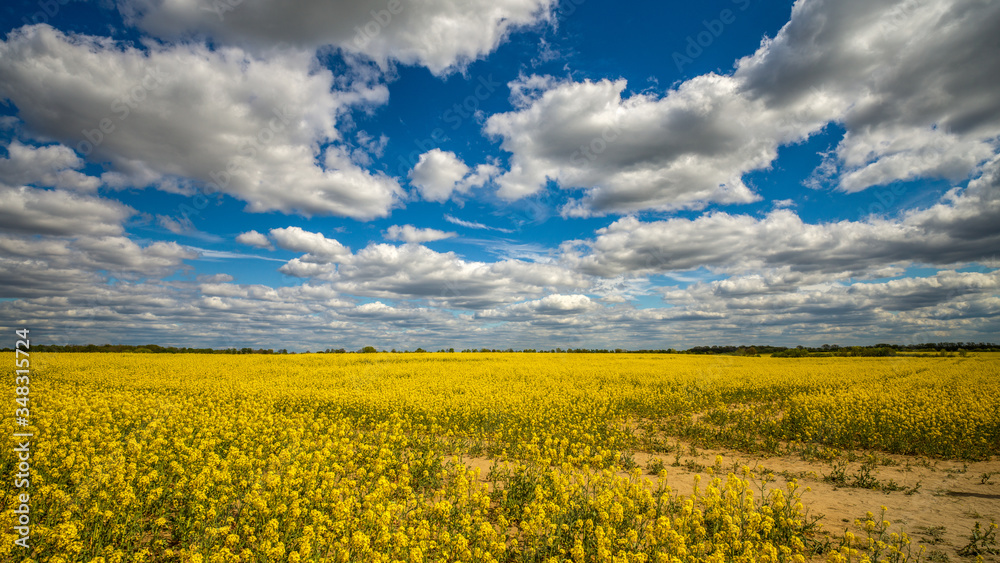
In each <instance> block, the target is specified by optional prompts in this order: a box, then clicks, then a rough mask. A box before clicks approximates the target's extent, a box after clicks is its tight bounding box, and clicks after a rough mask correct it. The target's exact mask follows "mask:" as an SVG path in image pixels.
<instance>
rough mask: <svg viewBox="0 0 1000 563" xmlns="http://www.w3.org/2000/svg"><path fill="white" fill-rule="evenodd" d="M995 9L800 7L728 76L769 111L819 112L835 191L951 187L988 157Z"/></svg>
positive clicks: (825, 0) (998, 74)
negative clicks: (933, 181) (838, 134)
mask: <svg viewBox="0 0 1000 563" xmlns="http://www.w3.org/2000/svg"><path fill="white" fill-rule="evenodd" d="M998 25H1000V5H997V4H995V3H984V2H977V1H975V0H948V1H942V2H932V3H927V2H921V1H919V0H906V1H903V2H893V1H885V0H883V1H877V2H869V1H867V0H849V1H841V0H810V1H800V2H797V3H796V4H795V6H794V7H793V9H792V18H791V21H789V23H788V24H786V25H785V26H784V27H783V28H782V29H781V31H780V32H779V33H778V35H777V36H776V37H775V38H774V39H769V40H766V41H764V42H763V43H762V45H761V47H760V49H759V50H758V51H757V52H756V53H754V54H753V55H752V56H749V57H746V58H744V59H742V60H740V61H739V63H738V69H737V71H736V72H735V74H734V76H735V78H736V79H738V80H740V81H741V83H742V87H743V90H744V92H745V93H746V94H747V95H748V96H749V97H751V98H753V99H756V100H763V101H764V102H765V103H766V105H767V106H768V107H771V108H775V109H781V108H785V109H791V108H799V107H803V106H813V107H821V108H825V113H826V115H827V116H828V119H829V120H831V121H837V122H839V123H841V124H842V125H843V126H844V127H845V128H846V129H847V134H846V135H845V137H844V139H843V141H842V142H841V143H840V145H839V146H838V147H837V151H836V154H837V158H838V164H839V165H840V167H839V170H838V172H839V175H838V178H836V183H837V185H838V187H839V188H840V189H841V190H843V191H847V192H854V191H859V190H862V189H865V188H867V187H869V186H873V185H881V184H887V183H890V182H892V181H895V180H910V179H914V178H917V177H940V178H947V179H949V180H952V181H957V180H961V179H963V178H965V177H966V176H968V175H969V174H970V173H972V172H973V170H975V168H976V166H977V165H978V164H979V163H981V162H983V161H984V160H987V159H988V158H990V157H991V156H992V155H994V154H995V153H996V150H997V137H998V136H1000V100H998V99H997V97H996V95H995V92H996V89H997V86H998V85H1000V42H998V39H997V37H996V29H997V26H998Z"/></svg>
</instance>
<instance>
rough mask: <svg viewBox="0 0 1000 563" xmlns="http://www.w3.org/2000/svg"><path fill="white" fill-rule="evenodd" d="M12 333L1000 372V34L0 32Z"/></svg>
mask: <svg viewBox="0 0 1000 563" xmlns="http://www.w3.org/2000/svg"><path fill="white" fill-rule="evenodd" d="M0 24H2V26H3V32H4V36H3V40H2V42H0V100H2V102H3V104H2V105H0V116H2V117H0V260H2V261H3V266H4V267H3V272H5V273H4V275H3V276H0V326H3V327H4V328H5V329H15V328H21V327H23V326H27V327H29V328H31V329H32V330H33V331H34V334H35V335H36V337H37V338H39V339H40V340H42V341H45V342H50V343H104V342H114V343H131V344H138V343H147V342H156V343H160V344H164V345H178V346H199V347H230V346H237V347H243V346H254V347H265V348H276V349H277V348H288V349H290V350H306V349H311V350H317V349H326V348H342V347H343V348H349V349H356V348H359V347H361V346H364V345H369V344H371V345H375V346H377V347H379V348H382V349H389V348H397V349H414V348H416V347H424V348H428V349H438V348H448V347H455V348H468V347H476V348H479V347H490V348H508V347H513V348H555V347H557V346H558V347H587V348H593V347H596V348H617V347H623V348H668V347H675V348H678V347H680V348H684V347H689V346H694V345H703V344H727V343H730V344H741V343H747V344H749V343H757V344H761V343H770V344H784V345H794V344H800V343H801V344H822V343H839V344H843V345H847V344H871V343H875V342H886V341H888V342H898V343H918V342H928V341H944V340H947V341H988V340H996V338H997V336H998V329H1000V322H998V319H1000V297H998V294H1000V290H998V288H1000V273H998V266H1000V263H998V261H997V251H996V249H997V248H998V242H1000V227H998V225H1000V221H998V219H1000V157H998V153H1000V99H998V98H997V97H996V96H995V92H996V91H997V86H1000V84H998V82H1000V78H998V77H1000V39H998V38H997V37H996V33H995V30H996V29H997V28H998V27H1000V6H998V5H996V4H995V3H990V2H982V1H974V0H948V1H928V0H899V1H888V0H885V1H871V0H865V1H860V0H857V1H855V0H850V1H839V2H834V1H833V0H800V1H798V2H795V3H792V2H763V1H761V0H715V1H710V2H698V3H679V2H634V3H631V4H628V5H626V6H623V5H621V4H614V3H607V2H598V1H596V0H581V1H577V0H564V1H562V2H554V1H550V0H503V1H500V2H493V1H486V0H472V1H468V2H462V3H453V2H445V1H442V0H373V1H370V2H369V1H365V2H352V3H349V4H347V5H341V6H331V5H329V3H327V2H320V1H318V0H299V1H297V2H292V3H277V2H265V1H262V0H117V1H111V0H106V1H103V2H81V1H75V0H41V1H37V2H9V3H6V4H5V5H4V7H3V8H2V9H0Z"/></svg>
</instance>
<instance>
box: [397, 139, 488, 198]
mask: <svg viewBox="0 0 1000 563" xmlns="http://www.w3.org/2000/svg"><path fill="white" fill-rule="evenodd" d="M497 171H498V169H497V167H496V166H495V165H493V164H480V165H478V166H476V168H475V170H473V169H471V168H469V167H468V166H467V165H466V164H465V163H464V162H462V160H461V159H460V158H458V156H456V155H455V153H453V152H450V151H443V150H441V149H431V150H429V151H427V152H425V153H423V154H421V155H420V159H419V160H418V161H417V163H416V164H415V165H414V166H413V169H412V170H410V173H409V178H410V183H412V184H413V185H414V186H416V187H417V189H418V190H419V191H420V195H421V196H422V197H423V198H424V199H425V200H427V201H437V202H445V201H448V200H449V199H451V197H452V196H453V194H465V193H468V192H469V190H471V189H472V188H475V187H479V186H482V185H483V184H485V183H486V182H488V181H490V179H491V178H492V177H493V176H495V175H496V174H497Z"/></svg>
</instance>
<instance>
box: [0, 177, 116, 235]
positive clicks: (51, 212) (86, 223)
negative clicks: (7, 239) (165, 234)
mask: <svg viewBox="0 0 1000 563" xmlns="http://www.w3.org/2000/svg"><path fill="white" fill-rule="evenodd" d="M0 199H2V200H3V205H0V232H9V233H22V234H38V235H57V236H76V235H90V236H101V235H118V234H121V233H122V221H124V220H126V219H128V218H129V217H131V216H132V215H134V214H135V210H134V209H132V208H131V207H128V206H126V205H123V204H121V203H118V202H117V201H114V200H109V199H104V198H99V197H94V196H88V195H81V194H77V193H73V192H68V191H64V190H47V189H38V188H29V187H26V186H21V187H19V188H12V187H8V186H4V185H2V184H0Z"/></svg>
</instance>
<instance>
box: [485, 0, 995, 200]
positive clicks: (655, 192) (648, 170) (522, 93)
mask: <svg viewBox="0 0 1000 563" xmlns="http://www.w3.org/2000/svg"><path fill="white" fill-rule="evenodd" d="M998 25H1000V5H994V4H989V5H987V4H984V3H982V2H977V1H975V0H951V1H945V2H937V3H934V4H933V6H930V5H928V6H923V5H919V3H918V2H915V1H911V2H907V3H904V4H901V3H899V2H890V1H876V2H870V1H868V0H850V1H840V0H802V1H799V2H797V3H796V4H795V6H794V8H793V10H792V18H791V21H790V22H789V23H788V24H787V25H785V26H784V27H783V28H782V29H781V31H780V32H779V33H778V35H777V36H776V37H775V38H773V39H765V40H764V41H763V42H762V44H761V46H760V48H759V49H758V50H757V51H756V52H755V53H754V54H753V55H751V56H748V57H745V58H743V59H741V60H740V61H738V64H737V69H736V71H735V72H734V73H733V74H732V75H727V76H719V75H716V74H713V73H709V74H706V75H702V76H698V77H695V78H692V79H690V80H687V81H685V82H683V83H681V84H680V85H679V86H677V87H676V88H675V89H672V90H670V91H668V92H666V93H665V95H663V96H657V95H655V94H648V93H647V94H633V95H631V96H628V97H623V96H622V94H623V92H624V90H625V87H626V84H625V81H624V80H617V81H611V80H607V79H605V80H600V81H596V82H591V81H583V82H573V81H569V80H557V79H554V78H551V77H538V76H529V77H524V78H521V79H519V80H517V81H514V82H512V83H511V84H510V88H511V92H512V95H511V97H512V102H513V103H514V105H515V107H516V108H517V109H516V111H512V112H508V113H501V114H496V115H493V116H491V117H490V118H489V120H488V121H487V123H486V127H485V131H486V133H488V134H490V135H493V136H496V137H499V138H500V139H501V140H502V142H501V147H502V148H503V149H504V150H505V151H508V152H510V153H511V158H510V167H509V169H508V170H507V171H506V172H505V173H504V174H503V175H501V176H500V177H499V178H498V179H497V183H498V184H499V186H500V190H499V195H500V196H501V197H503V198H506V199H510V200H513V199H518V198H522V197H525V196H528V195H531V194H533V193H536V192H538V191H539V190H541V189H543V188H544V186H545V185H546V183H547V182H548V181H550V180H552V181H555V182H557V183H558V185H559V186H560V187H561V188H563V189H567V190H575V189H583V190H584V194H585V195H584V196H583V198H582V199H579V200H577V201H573V202H571V203H570V204H568V205H567V206H566V207H565V208H564V209H563V214H564V215H569V216H588V215H593V214H604V213H628V212H633V211H640V210H649V209H652V210H672V209H678V208H700V207H702V206H704V205H706V204H708V203H746V202H751V201H756V200H757V199H759V198H758V196H757V195H756V194H754V193H753V192H752V191H751V190H750V189H749V187H747V186H746V185H745V184H744V183H743V181H742V177H743V175H744V174H746V173H747V172H750V171H753V170H760V169H765V168H767V167H769V166H770V165H771V163H772V162H773V161H774V159H775V158H776V157H777V149H778V147H780V146H783V145H788V144H790V143H794V142H799V141H801V140H803V139H806V138H808V137H809V136H811V135H813V134H815V133H816V132H818V131H820V130H822V129H823V127H824V126H826V125H827V124H828V123H831V122H836V123H838V124H841V125H842V126H843V127H845V128H846V129H847V134H846V135H845V137H844V139H843V141H842V142H841V143H840V145H839V146H838V147H837V149H836V151H835V153H836V158H837V160H836V162H835V163H828V166H829V165H830V164H834V166H833V171H832V172H831V171H830V170H825V171H824V174H825V175H826V176H831V179H833V177H835V180H834V181H835V183H836V185H837V186H838V187H839V189H841V190H843V191H848V192H854V191H859V190H862V189H865V188H867V187H869V186H872V185H879V184H887V183H889V182H892V181H895V180H911V179H915V178H919V177H943V178H947V179H950V180H954V181H958V180H961V179H963V178H965V177H967V176H968V175H969V174H971V173H973V172H974V170H975V169H976V167H977V166H978V165H979V164H981V163H982V162H984V161H986V160H988V159H989V158H990V157H992V156H993V155H994V154H996V152H997V149H998V141H997V139H998V138H1000V101H998V98H997V96H995V95H994V93H995V91H996V89H997V87H998V85H1000V82H998V81H1000V78H998V77H1000V43H998V40H997V38H996V33H995V30H996V29H997V26H998ZM992 47H997V48H992ZM813 183H814V184H815V183H816V182H815V181H814V182H813Z"/></svg>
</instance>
